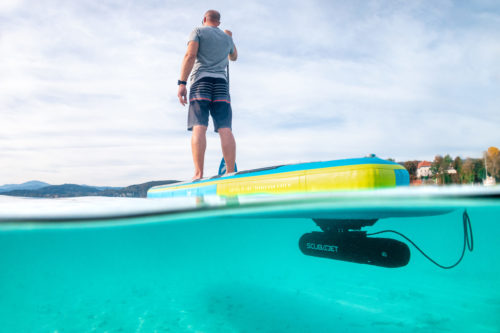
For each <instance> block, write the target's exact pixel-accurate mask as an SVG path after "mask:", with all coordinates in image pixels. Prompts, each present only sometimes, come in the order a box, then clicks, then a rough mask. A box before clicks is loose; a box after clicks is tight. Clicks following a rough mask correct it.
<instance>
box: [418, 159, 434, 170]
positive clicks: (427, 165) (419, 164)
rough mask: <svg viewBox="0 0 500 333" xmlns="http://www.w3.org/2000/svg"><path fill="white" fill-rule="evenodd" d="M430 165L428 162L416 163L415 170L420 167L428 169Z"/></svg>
mask: <svg viewBox="0 0 500 333" xmlns="http://www.w3.org/2000/svg"><path fill="white" fill-rule="evenodd" d="M431 165H432V163H431V162H428V161H422V162H420V163H418V166H417V169H420V168H421V167H430V166H431Z"/></svg>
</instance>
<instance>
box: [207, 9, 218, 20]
mask: <svg viewBox="0 0 500 333" xmlns="http://www.w3.org/2000/svg"><path fill="white" fill-rule="evenodd" d="M204 17H206V18H207V20H209V21H213V22H219V21H220V13H219V12H218V11H216V10H213V9H210V10H207V12H206V13H205V16H204Z"/></svg>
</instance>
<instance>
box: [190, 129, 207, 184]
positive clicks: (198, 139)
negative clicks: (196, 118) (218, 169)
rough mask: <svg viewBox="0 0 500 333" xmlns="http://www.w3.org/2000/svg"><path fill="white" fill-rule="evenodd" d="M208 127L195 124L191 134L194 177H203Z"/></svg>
mask: <svg viewBox="0 0 500 333" xmlns="http://www.w3.org/2000/svg"><path fill="white" fill-rule="evenodd" d="M206 134H207V127H206V126H202V125H196V126H193V135H192V136H191V150H192V152H193V162H194V177H193V180H194V179H200V178H203V165H204V162H205V150H206V149H207V137H206Z"/></svg>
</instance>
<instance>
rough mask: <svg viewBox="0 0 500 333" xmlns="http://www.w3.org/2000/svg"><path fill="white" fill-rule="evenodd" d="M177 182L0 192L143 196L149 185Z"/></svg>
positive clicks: (36, 195)
mask: <svg viewBox="0 0 500 333" xmlns="http://www.w3.org/2000/svg"><path fill="white" fill-rule="evenodd" d="M177 182H178V181H177V180H160V181H152V182H147V183H144V184H137V185H131V186H127V187H124V188H110V187H93V186H86V185H76V184H64V185H49V186H45V187H41V188H37V189H32V190H29V189H16V190H12V191H6V192H1V194H2V195H9V196H17V197H33V198H68V197H86V196H104V197H130V198H145V197H146V195H147V192H148V190H149V189H150V188H151V187H153V186H157V185H165V184H172V183H177Z"/></svg>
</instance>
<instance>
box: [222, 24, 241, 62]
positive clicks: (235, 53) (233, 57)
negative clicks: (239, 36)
mask: <svg viewBox="0 0 500 333" xmlns="http://www.w3.org/2000/svg"><path fill="white" fill-rule="evenodd" d="M224 32H225V33H226V34H227V35H229V36H231V37H233V33H232V32H231V31H230V30H224ZM227 57H228V58H229V60H231V61H236V59H238V50H236V45H234V42H233V53H229V55H228V56H227Z"/></svg>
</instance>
